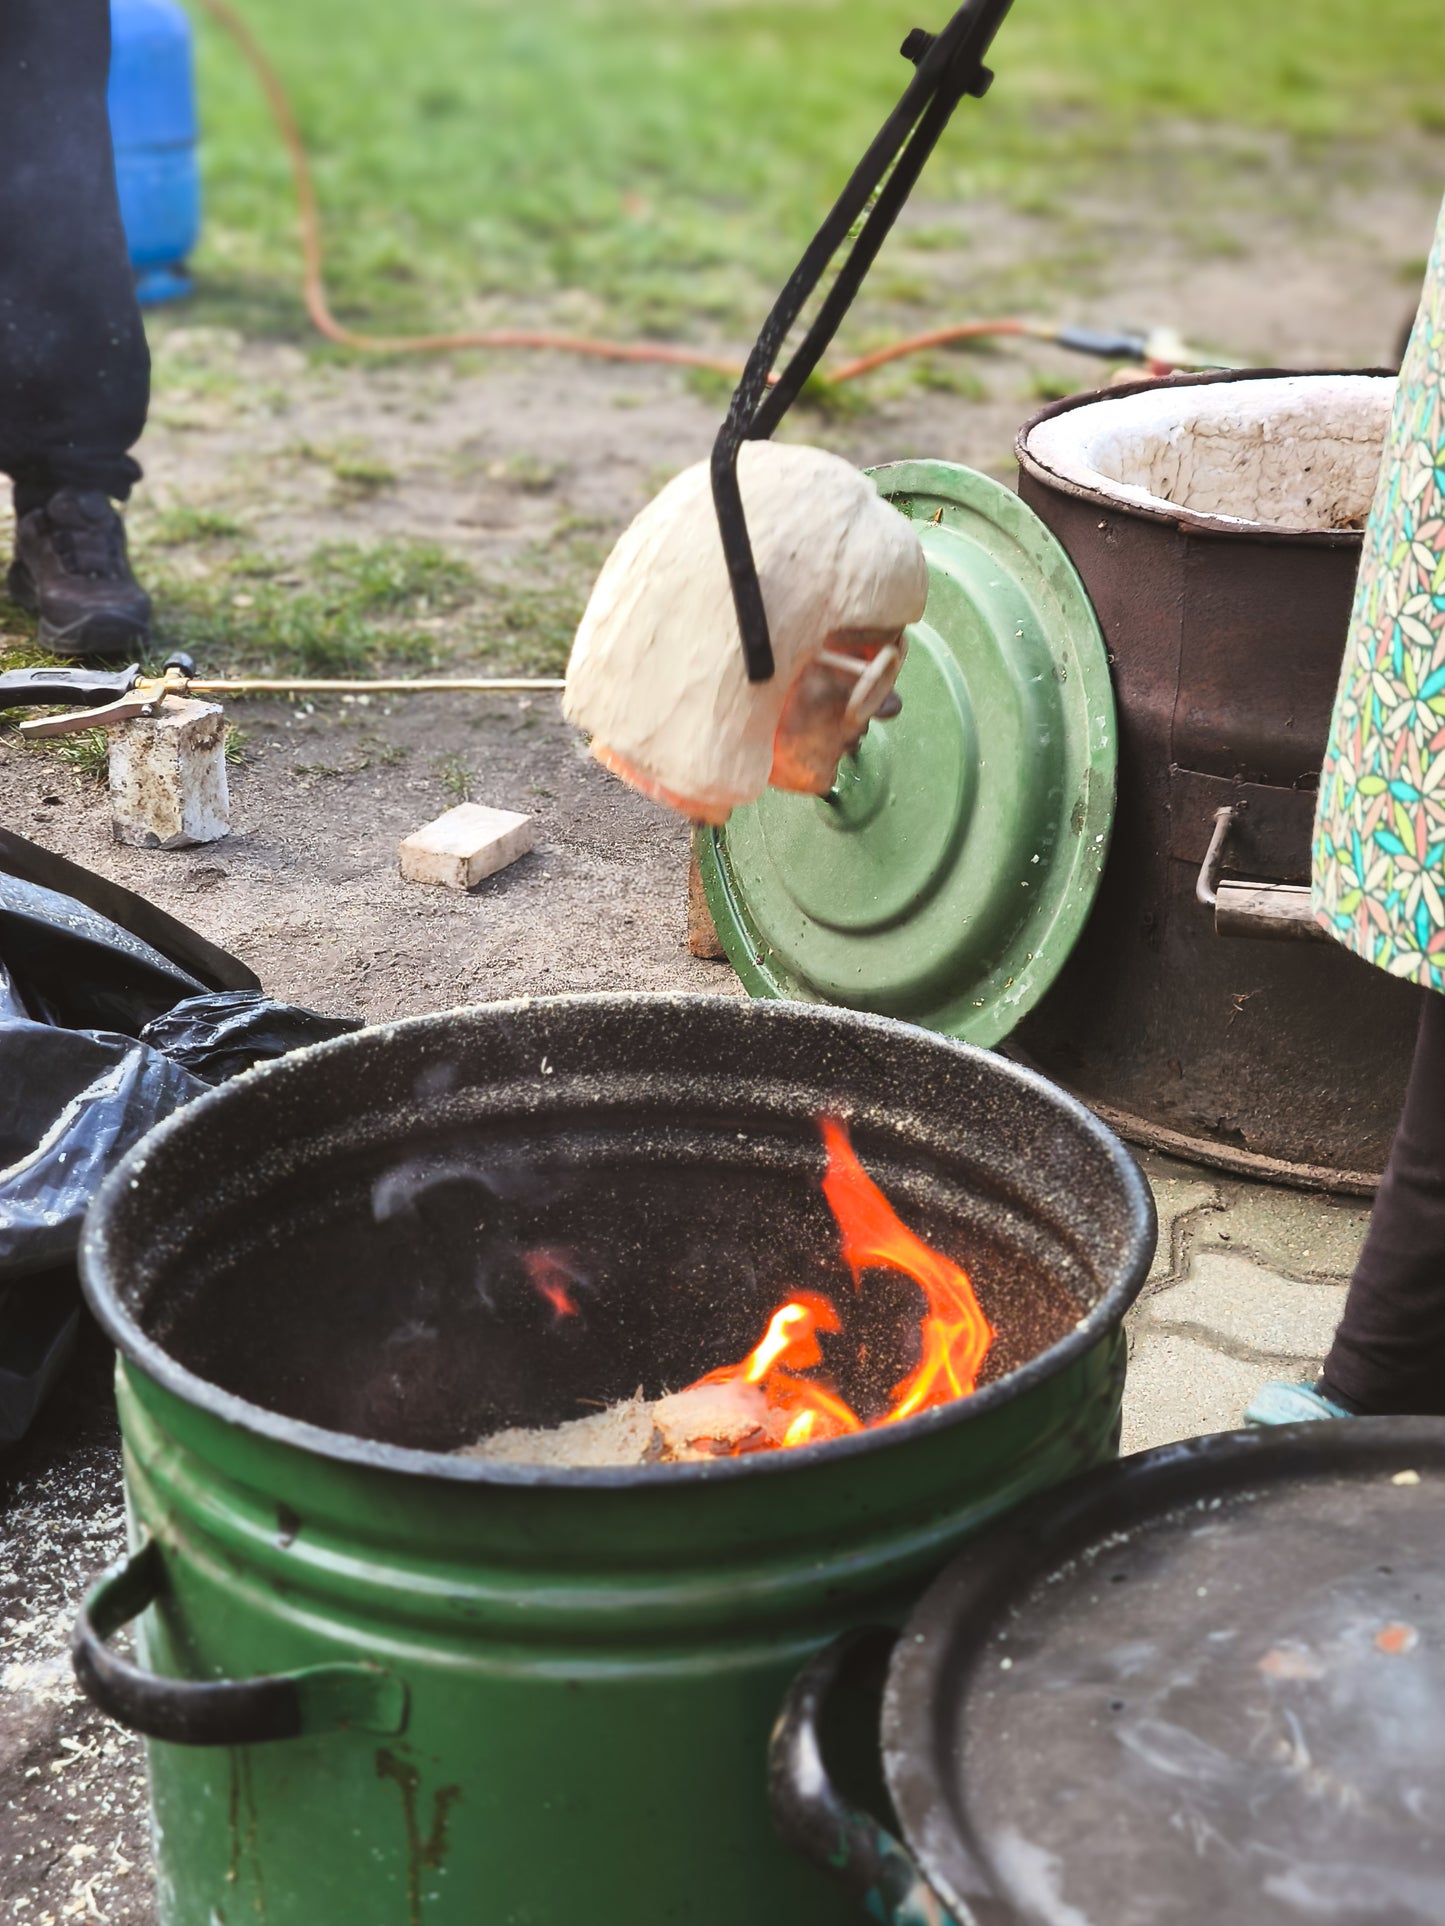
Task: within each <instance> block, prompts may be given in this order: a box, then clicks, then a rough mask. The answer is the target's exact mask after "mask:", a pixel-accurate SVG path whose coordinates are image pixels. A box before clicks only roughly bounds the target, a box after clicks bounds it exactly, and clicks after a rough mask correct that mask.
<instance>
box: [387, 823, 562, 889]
mask: <svg viewBox="0 0 1445 1926" xmlns="http://www.w3.org/2000/svg"><path fill="white" fill-rule="evenodd" d="M533 840H534V829H533V819H532V817H530V816H519V815H516V814H514V812H513V811H512V810H510V809H490V808H488V807H487V806H486V805H485V804H484V803H458V804H457V806H456V808H455V809H449V810H448V811H447V812H446V814H445V815H444V816H438V817H437V819H436V821H435V822H432V823H428V824H427V825H426V826H425V828H423V829H418V830H415V831H414V832H413V833H412V834H411V835H410V836H407V837H405V838H404V839H403V841H402V844H401V851H400V853H401V873H402V876H403V878H404V879H405V880H406V881H407V882H409V883H441V884H443V885H445V887H446V888H448V889H474V888H475V887H476V885H477V884H478V883H480V882H482V881H483V880H484V879H485V878H486V877H488V876H494V875H495V874H496V873H497V871H498V870H499V869H505V868H506V867H507V864H508V863H514V862H516V860H517V858H518V857H519V856H525V855H526V854H527V852H528V851H529V850H530V849H531V847H532V844H533Z"/></svg>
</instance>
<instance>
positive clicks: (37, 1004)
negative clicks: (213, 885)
mask: <svg viewBox="0 0 1445 1926" xmlns="http://www.w3.org/2000/svg"><path fill="white" fill-rule="evenodd" d="M61 877H63V880H64V881H65V882H66V883H71V882H72V881H74V882H76V883H77V885H78V886H79V887H83V888H85V889H86V894H87V895H88V896H89V897H90V901H89V902H86V901H82V900H80V898H79V897H77V896H76V895H73V894H71V893H70V891H69V889H68V888H55V887H51V886H50V881H49V880H40V879H41V878H61ZM91 881H93V882H94V884H95V887H94V888H91V887H89V883H90V882H91ZM97 901H102V902H104V903H105V904H106V906H107V908H108V909H110V910H112V911H113V912H114V914H105V913H104V912H103V911H102V910H101V909H99V908H97V907H94V905H95V903H96V902H97ZM119 917H124V918H125V922H122V921H120V920H117V918H119ZM127 923H128V924H129V925H130V927H127V926H126V924H127ZM137 925H139V926H140V927H141V928H143V929H145V930H146V931H147V933H148V934H149V935H150V936H151V937H152V938H153V939H154V940H152V941H147V940H146V938H145V937H144V936H142V935H138V934H137V933H136V926H137ZM162 943H163V944H165V946H166V947H165V949H164V950H163V949H162V948H161V947H159V945H160V944H162ZM255 984H256V979H255V977H254V976H252V974H251V972H250V971H249V970H247V969H246V968H245V966H244V965H243V964H241V963H239V962H237V961H236V959H235V958H232V957H228V956H226V954H225V952H224V951H220V950H216V949H215V948H214V947H213V946H212V945H210V944H208V943H207V942H206V941H205V940H204V939H203V938H200V937H198V936H196V935H195V933H194V932H193V931H188V930H187V929H186V928H185V926H184V925H183V924H179V923H176V922H174V920H173V919H171V918H169V917H166V916H165V915H164V914H163V913H162V912H160V911H158V910H156V909H155V908H154V906H153V905H151V904H147V903H145V902H144V901H143V899H141V898H139V897H133V896H131V895H130V893H129V892H127V891H124V890H121V889H119V888H118V887H117V886H116V885H114V884H104V883H102V882H101V881H100V879H89V878H88V873H86V872H81V871H78V870H76V868H75V866H74V865H69V864H65V863H63V862H62V860H61V859H60V858H56V857H52V856H50V854H49V853H48V852H47V851H44V850H40V849H38V848H37V846H36V845H34V844H29V843H25V842H24V841H23V839H21V838H19V837H15V836H13V835H11V834H9V833H8V832H5V833H3V834H0V1444H3V1443H8V1442H11V1441H12V1440H13V1439H15V1438H17V1437H19V1436H20V1435H21V1433H22V1431H23V1430H24V1429H25V1426H26V1425H27V1424H28V1423H29V1420H30V1417H31V1416H32V1415H33V1412H34V1408H35V1406H36V1405H37V1404H38V1402H39V1399H40V1397H41V1396H42V1395H43V1394H44V1391H45V1389H46V1388H47V1387H48V1385H49V1383H50V1382H52V1381H53V1379H54V1377H55V1375H56V1373H57V1372H58V1370H59V1368H60V1365H61V1364H62V1363H63V1358H64V1353H65V1351H66V1349H67V1348H68V1345H69V1343H70V1342H71V1341H72V1340H73V1336H74V1328H75V1323H76V1318H77V1315H78V1296H77V1293H76V1287H75V1271H74V1255H75V1249H76V1246H77V1244H78V1242H79V1238H80V1227H81V1222H82V1220H83V1218H84V1216H85V1212H86V1210H87V1208H88V1207H89V1204H90V1200H91V1198H92V1197H93V1196H94V1195H95V1192H96V1190H97V1189H98V1188H99V1186H100V1184H101V1182H102V1180H103V1179H104V1177H105V1176H106V1174H107V1172H108V1171H109V1170H110V1169H111V1167H112V1166H113V1165H114V1164H115V1163H116V1162H117V1161H118V1160H119V1159H120V1158H121V1157H122V1156H123V1155H124V1154H125V1152H126V1151H127V1150H129V1149H130V1147H131V1145H132V1144H134V1143H135V1142H137V1140H138V1139H139V1138H141V1137H142V1136H144V1135H145V1133H146V1131H147V1130H149V1129H150V1128H151V1126H152V1125H153V1124H156V1123H159V1122H160V1121H161V1119H162V1118H164V1117H167V1116H169V1115H170V1113H171V1112H172V1111H173V1110H176V1109H178V1108H179V1107H180V1106H181V1105H182V1104H184V1103H189V1102H190V1101H191V1099H192V1098H193V1097H198V1096H200V1095H201V1094H202V1093H203V1092H204V1091H205V1090H207V1089H209V1088H211V1087H212V1086H213V1085H215V1084H219V1083H223V1082H225V1081H226V1080H227V1079H228V1078H230V1077H233V1076H236V1075H238V1074H239V1072H241V1071H242V1070H248V1069H250V1068H251V1066H252V1065H253V1064H256V1063H262V1062H265V1061H267V1060H269V1059H270V1058H273V1057H278V1056H283V1055H285V1054H286V1053H287V1052H289V1051H291V1050H296V1049H301V1048H303V1047H304V1046H305V1045H307V1044H311V1043H319V1042H321V1041H323V1040H324V1039H325V1038H327V1037H333V1036H339V1035H341V1034H342V1033H343V1032H345V1031H347V1030H355V1029H359V1028H360V1025H359V1024H358V1023H357V1022H356V1020H355V1019H354V1018H349V1017H327V1016H321V1015H318V1014H317V1013H316V1012H315V1011H314V1010H305V1009H301V1008H299V1007H297V1006H296V1005H294V1004H288V1003H278V1002H276V1001H275V1000H274V999H273V998H271V997H268V996H266V995H265V994H264V993H263V991H262V990H261V989H260V988H259V987H246V986H248V985H255ZM197 1180H198V1181H204V1173H203V1172H199V1173H197ZM22 1280H27V1281H24V1282H22Z"/></svg>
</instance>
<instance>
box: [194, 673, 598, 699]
mask: <svg viewBox="0 0 1445 1926" xmlns="http://www.w3.org/2000/svg"><path fill="white" fill-rule="evenodd" d="M167 680H168V682H170V678H167ZM178 685H183V688H182V687H181V686H178ZM565 686H566V684H565V683H564V682H563V681H562V678H561V677H560V676H464V677H451V676H415V677H397V678H396V679H395V680H388V679H385V678H383V679H380V680H377V681H369V682H363V681H354V682H351V681H345V680H337V679H334V678H322V677H314V676H312V677H307V676H239V677H235V678H232V679H228V680H222V681H217V680H214V679H213V678H212V677H210V676H182V677H179V678H176V680H175V682H170V687H168V689H167V693H168V694H169V693H172V692H174V693H176V694H181V693H183V692H184V693H187V694H195V695H376V694H389V695H443V694H446V693H447V692H448V691H449V690H460V691H464V692H469V693H472V694H478V693H481V694H487V693H492V692H495V693H497V694H508V693H512V692H524V691H536V690H553V691H556V690H560V689H562V688H565Z"/></svg>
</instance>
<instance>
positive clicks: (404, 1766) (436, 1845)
mask: <svg viewBox="0 0 1445 1926" xmlns="http://www.w3.org/2000/svg"><path fill="white" fill-rule="evenodd" d="M376 1776H377V1778H378V1779H390V1780H392V1781H393V1782H394V1783H395V1784H396V1785H398V1786H400V1787H401V1810H402V1819H403V1822H404V1824H405V1826H406V1900H407V1918H408V1921H409V1923H410V1926H421V1876H422V1873H423V1871H426V1872H437V1871H439V1870H440V1868H441V1863H442V1859H443V1857H444V1856H445V1853H446V1849H447V1819H448V1817H449V1815H450V1813H451V1809H452V1807H453V1806H454V1805H455V1804H456V1802H457V1800H458V1799H459V1798H460V1797H461V1795H462V1789H461V1787H460V1786H442V1787H441V1788H440V1789H439V1790H438V1791H436V1792H434V1793H433V1794H432V1809H431V1831H430V1833H429V1834H428V1835H427V1837H426V1839H425V1840H423V1838H422V1836H421V1824H420V1821H419V1820H418V1818H417V1811H416V1802H417V1794H418V1792H419V1791H420V1790H421V1774H420V1773H419V1772H418V1771H417V1769H416V1767H415V1766H414V1765H410V1764H408V1762H407V1761H406V1760H405V1759H399V1758H398V1757H397V1755H396V1754H395V1753H394V1752H391V1751H388V1749H387V1748H386V1747H385V1746H384V1745H383V1746H378V1748H377V1753H376Z"/></svg>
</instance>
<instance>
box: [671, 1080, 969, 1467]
mask: <svg viewBox="0 0 1445 1926" xmlns="http://www.w3.org/2000/svg"><path fill="white" fill-rule="evenodd" d="M819 1128H820V1129H821V1131H822V1133H823V1143H824V1145H825V1147H826V1149H827V1153H828V1167H827V1171H826V1173H825V1175H824V1177H823V1195H824V1197H826V1199H827V1200H828V1207H829V1209H830V1210H831V1211H832V1213H833V1216H834V1219H835V1220H836V1222H837V1225H838V1229H839V1231H840V1233H841V1236H842V1255H843V1261H844V1263H845V1264H847V1266H848V1268H849V1269H850V1270H851V1271H852V1273H853V1282H854V1286H855V1288H856V1289H858V1290H861V1289H862V1287H863V1275H864V1272H865V1271H870V1270H888V1271H900V1272H902V1273H903V1275H904V1276H905V1277H911V1278H912V1279H913V1281H914V1283H915V1284H917V1286H918V1288H919V1289H920V1290H921V1291H922V1292H923V1295H924V1298H925V1300H926V1302H927V1307H928V1308H927V1310H926V1311H925V1312H924V1315H923V1317H922V1319H921V1321H920V1327H919V1329H920V1338H921V1350H920V1356H919V1360H918V1363H917V1365H916V1366H915V1367H914V1369H913V1370H912V1371H910V1372H909V1374H908V1376H907V1377H906V1378H904V1379H903V1380H902V1382H901V1383H899V1384H896V1385H895V1386H894V1387H893V1393H892V1397H893V1402H892V1404H891V1405H890V1407H889V1409H888V1410H887V1411H886V1412H884V1413H883V1415H882V1416H881V1417H878V1418H875V1419H873V1420H872V1423H873V1424H875V1425H877V1424H897V1423H898V1422H899V1420H900V1419H902V1418H911V1417H912V1416H913V1415H914V1414H915V1412H919V1411H926V1410H928V1409H929V1408H930V1407H931V1406H933V1405H937V1404H947V1403H949V1402H950V1401H951V1400H952V1399H954V1398H966V1397H967V1396H968V1395H969V1394H970V1392H972V1390H973V1389H974V1387H975V1385H976V1384H977V1382H978V1372H979V1368H980V1366H981V1365H982V1363H983V1360H984V1358H985V1357H986V1356H987V1354H988V1348H989V1346H990V1344H992V1342H993V1337H994V1331H993V1326H992V1325H991V1324H990V1323H989V1321H988V1319H987V1318H986V1317H985V1316H984V1314H983V1311H982V1309H981V1308H980V1306H979V1302H978V1299H977V1297H976V1296H975V1295H974V1290H973V1284H972V1282H971V1281H970V1279H969V1275H968V1272H967V1271H966V1270H964V1269H963V1267H962V1266H961V1265H959V1264H955V1263H954V1262H953V1261H952V1259H950V1258H947V1257H945V1256H944V1255H943V1253H942V1252H941V1251H936V1250H934V1248H933V1247H932V1245H931V1244H925V1243H924V1241H923V1239H922V1238H921V1237H918V1236H917V1235H915V1233H914V1232H913V1231H911V1230H909V1228H908V1226H907V1225H906V1224H904V1223H903V1222H901V1220H900V1219H899V1217H898V1214H897V1212H896V1211H895V1210H894V1208H893V1206H892V1205H891V1204H890V1203H889V1201H888V1199H887V1198H886V1197H885V1196H884V1195H883V1192H882V1191H881V1190H880V1189H879V1188H878V1186H877V1185H876V1184H875V1183H874V1182H873V1180H872V1178H871V1177H870V1176H869V1175H868V1173H867V1172H866V1171H865V1170H864V1168H863V1166H862V1165H861V1164H860V1163H859V1161H858V1158H857V1156H856V1154H855V1152H854V1150H853V1146H852V1144H851V1143H850V1142H849V1140H848V1133H847V1130H846V1129H845V1128H844V1126H843V1125H842V1124H841V1123H840V1122H839V1121H838V1120H837V1119H836V1118H834V1117H823V1118H820V1119H819ZM842 1328H843V1327H842V1320H841V1319H840V1318H839V1316H838V1313H837V1310H836V1309H835V1308H834V1306H833V1304H832V1302H831V1300H830V1299H828V1298H826V1297H823V1296H821V1295H820V1294H819V1293H818V1292H816V1291H797V1292H795V1293H794V1294H793V1295H792V1296H791V1297H789V1298H787V1299H785V1300H784V1302H783V1303H782V1304H780V1305H779V1307H778V1309H777V1310H776V1311H774V1312H773V1315H772V1317H771V1318H770V1319H769V1320H768V1328H767V1330H766V1331H765V1332H764V1333H763V1336H762V1338H761V1340H760V1341H759V1342H758V1343H757V1344H756V1345H755V1346H754V1348H753V1349H752V1350H751V1351H750V1352H749V1353H748V1355H747V1356H746V1357H745V1358H744V1359H743V1361H742V1363H741V1364H725V1365H722V1366H720V1367H719V1368H718V1369H717V1370H716V1371H709V1372H708V1373H707V1375H706V1376H705V1377H701V1378H699V1379H698V1380H697V1382H696V1384H695V1385H689V1386H688V1389H689V1390H695V1389H697V1388H698V1387H699V1386H701V1385H705V1384H732V1383H743V1384H751V1385H757V1386H758V1387H759V1388H760V1389H761V1390H762V1392H763V1393H764V1396H765V1397H766V1399H767V1406H768V1413H769V1416H770V1417H771V1418H772V1419H773V1420H774V1424H773V1426H772V1430H773V1436H774V1439H775V1442H776V1443H777V1444H778V1445H779V1446H780V1447H781V1448H783V1449H785V1450H786V1449H788V1448H790V1447H792V1446H794V1445H803V1444H816V1443H819V1442H820V1441H821V1440H822V1439H824V1438H841V1437H843V1436H844V1435H845V1433H847V1432H850V1431H862V1430H863V1429H864V1428H865V1427H864V1424H863V1420H862V1419H861V1418H860V1417H859V1416H858V1414H857V1413H856V1412H855V1411H854V1410H853V1409H852V1408H851V1406H849V1405H848V1404H847V1403H845V1401H844V1400H843V1399H842V1398H840V1397H839V1396H838V1394H837V1393H836V1392H835V1391H833V1390H831V1389H830V1388H829V1387H828V1386H827V1385H826V1384H824V1383H821V1382H820V1381H819V1380H818V1379H816V1378H804V1377H800V1376H799V1375H798V1374H799V1373H800V1372H803V1371H811V1370H813V1369H815V1368H816V1367H817V1366H818V1365H820V1364H821V1363H822V1362H823V1349H822V1346H821V1345H820V1344H819V1342H818V1336H817V1334H818V1332H819V1331H840V1330H841V1329H842Z"/></svg>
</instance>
